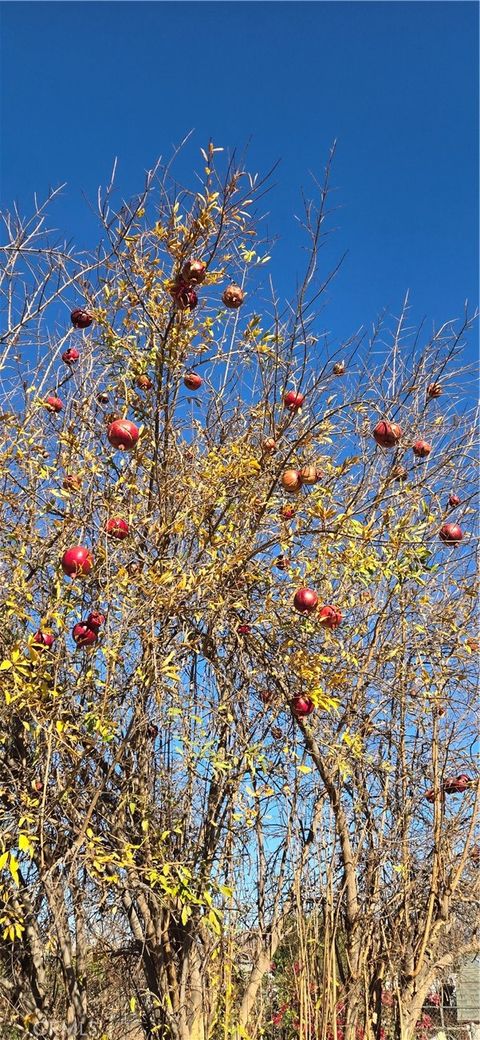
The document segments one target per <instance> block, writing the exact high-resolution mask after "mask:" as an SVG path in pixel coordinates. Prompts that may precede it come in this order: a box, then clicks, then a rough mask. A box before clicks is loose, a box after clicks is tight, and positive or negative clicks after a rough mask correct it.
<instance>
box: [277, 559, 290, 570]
mask: <svg viewBox="0 0 480 1040" xmlns="http://www.w3.org/2000/svg"><path fill="white" fill-rule="evenodd" d="M275 566H276V567H277V568H278V570H279V571H288V568H289V567H290V560H289V558H288V556H277V559H276V560H275Z"/></svg>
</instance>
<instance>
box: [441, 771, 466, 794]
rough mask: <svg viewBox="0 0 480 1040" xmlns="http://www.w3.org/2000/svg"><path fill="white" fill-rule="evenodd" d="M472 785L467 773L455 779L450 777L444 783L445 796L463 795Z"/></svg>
mask: <svg viewBox="0 0 480 1040" xmlns="http://www.w3.org/2000/svg"><path fill="white" fill-rule="evenodd" d="M470 783H471V780H470V777H469V776H467V775H466V774H465V773H460V776H457V777H455V778H453V777H448V778H447V779H446V780H445V781H444V783H443V790H444V791H445V794H463V792H464V791H466V790H467V787H468V786H469V784H470Z"/></svg>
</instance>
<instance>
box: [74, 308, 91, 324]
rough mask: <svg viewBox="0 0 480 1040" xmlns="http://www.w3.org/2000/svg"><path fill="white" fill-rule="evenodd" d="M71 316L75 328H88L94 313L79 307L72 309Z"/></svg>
mask: <svg viewBox="0 0 480 1040" xmlns="http://www.w3.org/2000/svg"><path fill="white" fill-rule="evenodd" d="M70 318H71V322H72V325H73V327H74V329H88V326H89V325H91V324H92V321H93V318H92V315H91V314H89V313H88V311H84V310H83V309H82V307H77V308H76V309H75V310H74V311H72V313H71V315H70Z"/></svg>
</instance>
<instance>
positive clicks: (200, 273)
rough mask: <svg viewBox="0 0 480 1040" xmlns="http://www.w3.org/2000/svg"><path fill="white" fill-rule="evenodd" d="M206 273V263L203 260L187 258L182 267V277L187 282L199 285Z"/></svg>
mask: <svg viewBox="0 0 480 1040" xmlns="http://www.w3.org/2000/svg"><path fill="white" fill-rule="evenodd" d="M206 273H207V265H206V263H205V261H204V260H187V262H186V263H185V264H184V265H183V267H182V278H183V280H184V282H186V283H187V284H192V285H200V283H201V282H203V281H204V279H205V275H206Z"/></svg>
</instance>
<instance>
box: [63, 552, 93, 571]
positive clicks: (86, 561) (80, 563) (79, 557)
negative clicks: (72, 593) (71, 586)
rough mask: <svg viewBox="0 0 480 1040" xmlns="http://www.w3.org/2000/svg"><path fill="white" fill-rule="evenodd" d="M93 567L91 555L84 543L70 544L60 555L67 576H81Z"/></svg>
mask: <svg viewBox="0 0 480 1040" xmlns="http://www.w3.org/2000/svg"><path fill="white" fill-rule="evenodd" d="M92 567H93V556H92V554H91V552H90V549H87V548H85V546H84V545H72V547H71V548H70V549H66V550H65V552H64V554H63V556H62V568H63V571H64V573H65V574H66V575H68V577H69V578H83V577H85V576H86V575H87V574H89V573H90V571H91V569H92Z"/></svg>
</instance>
